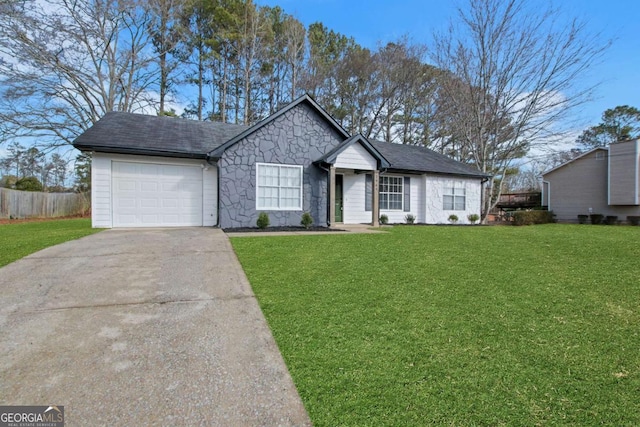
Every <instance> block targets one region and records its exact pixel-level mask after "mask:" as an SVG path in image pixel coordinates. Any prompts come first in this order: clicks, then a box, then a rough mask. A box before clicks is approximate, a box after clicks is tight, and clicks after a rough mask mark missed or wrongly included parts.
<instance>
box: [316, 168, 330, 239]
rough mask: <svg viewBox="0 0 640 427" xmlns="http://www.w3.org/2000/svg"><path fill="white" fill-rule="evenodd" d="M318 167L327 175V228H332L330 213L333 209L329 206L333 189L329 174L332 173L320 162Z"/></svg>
mask: <svg viewBox="0 0 640 427" xmlns="http://www.w3.org/2000/svg"><path fill="white" fill-rule="evenodd" d="M316 166H318V167H319V168H320V169H322V170H323V171H325V172H326V173H327V205H326V206H325V207H326V209H327V212H326V215H327V227H331V224H330V223H329V216H330V215H329V211H330V209H331V207H330V206H329V204H330V203H331V197H329V191H331V189H330V188H329V174H330V173H331V171H330V170H329V169H327V168H325V167H324V166H322V163H320V162H318V163H316Z"/></svg>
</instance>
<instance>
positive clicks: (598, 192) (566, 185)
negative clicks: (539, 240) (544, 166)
mask: <svg viewBox="0 0 640 427" xmlns="http://www.w3.org/2000/svg"><path fill="white" fill-rule="evenodd" d="M639 169H640V140H632V141H622V142H617V143H614V144H611V145H610V146H609V147H608V148H605V147H598V148H594V149H593V150H591V151H587V152H586V153H584V154H582V155H580V156H578V157H576V158H575V159H573V160H571V161H569V162H567V163H564V164H562V165H560V166H558V167H556V168H554V169H551V170H549V171H547V172H545V173H544V174H542V179H543V181H542V183H543V185H542V205H543V206H546V207H547V208H548V209H549V210H551V211H553V213H554V214H555V215H556V219H557V220H558V221H577V219H578V215H589V214H591V213H593V214H601V215H605V216H607V215H612V216H618V217H619V218H618V219H619V220H625V219H626V217H627V216H628V215H632V216H637V215H640V197H639V194H638V191H639V187H640V178H639Z"/></svg>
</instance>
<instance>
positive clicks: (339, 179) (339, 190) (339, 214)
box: [336, 175, 343, 222]
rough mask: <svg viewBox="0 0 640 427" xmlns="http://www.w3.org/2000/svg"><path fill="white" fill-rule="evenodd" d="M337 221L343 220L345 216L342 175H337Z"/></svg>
mask: <svg viewBox="0 0 640 427" xmlns="http://www.w3.org/2000/svg"><path fill="white" fill-rule="evenodd" d="M336 222H343V217H342V175H336Z"/></svg>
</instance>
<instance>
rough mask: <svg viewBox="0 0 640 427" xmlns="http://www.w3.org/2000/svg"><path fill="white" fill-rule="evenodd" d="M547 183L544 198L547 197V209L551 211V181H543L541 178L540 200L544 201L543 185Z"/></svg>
mask: <svg viewBox="0 0 640 427" xmlns="http://www.w3.org/2000/svg"><path fill="white" fill-rule="evenodd" d="M545 184H547V188H549V194H548V195H547V197H546V199H547V211H549V212H550V211H551V210H552V209H551V183H550V182H549V181H545V180H544V179H543V180H542V200H543V201H544V199H545V194H544V185H545Z"/></svg>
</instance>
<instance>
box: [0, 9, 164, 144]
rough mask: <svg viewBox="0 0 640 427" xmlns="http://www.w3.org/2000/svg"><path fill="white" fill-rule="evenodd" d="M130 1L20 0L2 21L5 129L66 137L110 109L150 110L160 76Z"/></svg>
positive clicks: (0, 104)
mask: <svg viewBox="0 0 640 427" xmlns="http://www.w3.org/2000/svg"><path fill="white" fill-rule="evenodd" d="M147 21H148V15H147V14H146V13H145V12H144V10H143V9H142V8H140V7H139V6H138V4H137V3H136V2H135V0H104V1H86V0H80V1H75V0H49V1H46V2H45V1H38V2H36V1H25V2H23V3H21V4H20V5H18V6H16V7H14V8H13V9H12V10H11V14H10V15H8V16H5V17H3V19H2V20H0V57H2V60H0V87H1V89H0V122H2V123H3V125H4V129H3V131H4V133H5V136H9V137H30V138H37V139H38V141H39V143H40V144H42V145H47V146H56V145H64V144H65V143H70V142H71V141H72V140H73V139H74V138H75V136H77V135H78V134H79V133H80V132H81V131H82V130H84V129H86V128H88V127H89V126H90V125H91V124H92V123H94V122H95V121H97V120H98V119H99V118H100V117H102V116H103V115H104V114H105V113H106V112H108V111H114V110H116V111H139V110H148V109H149V108H152V107H153V106H154V105H155V101H154V100H153V97H152V96H151V93H150V88H151V87H152V85H153V84H154V83H155V82H156V81H157V80H156V68H154V67H151V63H152V61H153V57H152V56H151V55H150V51H151V49H150V48H149V47H150V40H149V35H148V33H147V32H146V28H147Z"/></svg>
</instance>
